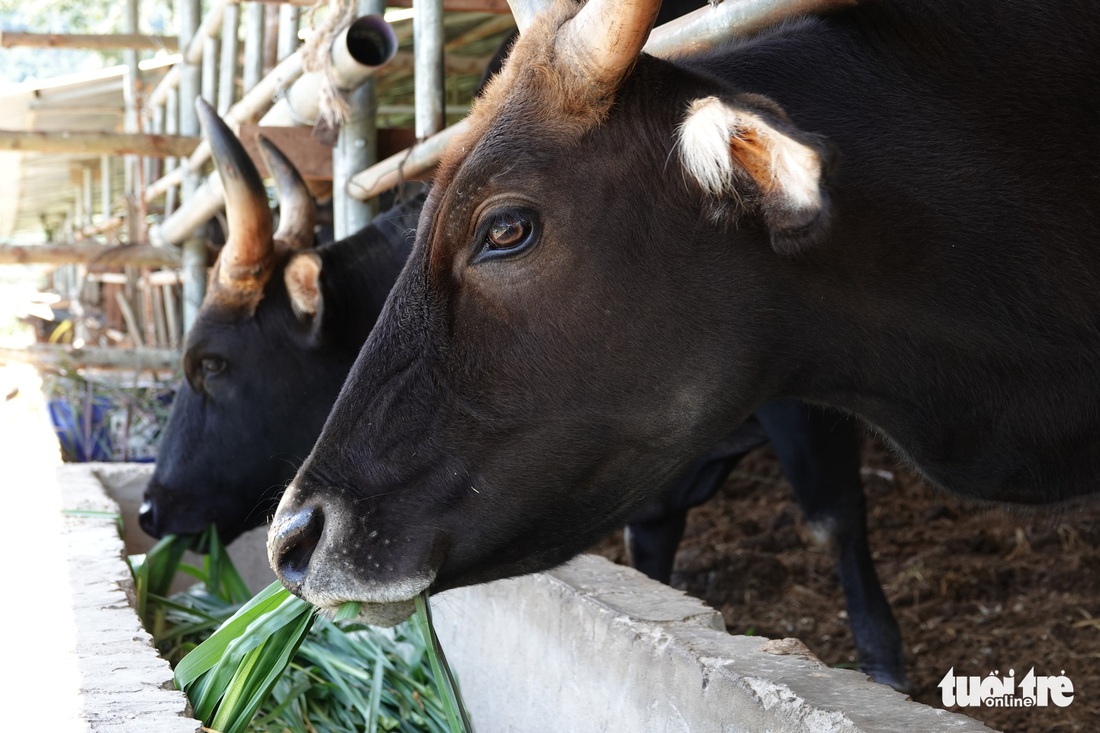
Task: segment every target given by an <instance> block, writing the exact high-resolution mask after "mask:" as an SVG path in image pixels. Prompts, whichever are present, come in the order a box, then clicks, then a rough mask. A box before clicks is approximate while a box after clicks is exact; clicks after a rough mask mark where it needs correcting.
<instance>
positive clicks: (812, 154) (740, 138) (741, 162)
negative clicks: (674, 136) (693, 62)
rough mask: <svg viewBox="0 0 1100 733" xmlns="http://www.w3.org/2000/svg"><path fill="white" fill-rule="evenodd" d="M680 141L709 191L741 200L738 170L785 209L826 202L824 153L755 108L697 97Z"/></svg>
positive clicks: (684, 155)
mask: <svg viewBox="0 0 1100 733" xmlns="http://www.w3.org/2000/svg"><path fill="white" fill-rule="evenodd" d="M679 143H680V156H681V158H682V160H683V163H684V168H685V169H686V170H687V172H688V174H689V175H690V176H691V177H692V178H694V179H695V180H696V181H697V182H698V183H699V185H700V186H702V188H703V190H704V191H706V192H707V193H709V194H712V195H714V196H723V195H732V196H734V197H736V198H738V199H739V198H740V196H739V194H738V192H737V188H736V185H737V182H738V180H739V178H740V179H741V180H743V178H742V177H739V176H736V175H735V170H738V169H739V170H740V171H741V172H743V173H744V174H745V175H747V176H749V177H750V178H751V179H752V180H753V181H755V182H756V185H757V187H759V188H760V190H761V192H762V193H763V194H764V195H765V196H768V197H771V196H778V197H779V198H781V199H782V205H784V206H785V207H789V208H791V209H818V208H820V207H821V205H822V193H821V156H820V155H819V154H818V152H817V151H816V150H814V148H812V147H810V146H809V145H806V144H804V143H802V142H799V141H798V140H795V139H794V138H792V137H791V136H789V135H788V134H786V133H784V132H782V131H780V130H778V129H777V128H776V127H775V126H774V125H772V124H771V123H770V122H768V121H767V120H765V119H764V118H763V117H762V116H760V115H759V114H757V113H755V112H751V111H749V110H746V109H741V108H737V107H733V106H731V105H729V104H727V103H726V102H723V101H722V100H720V99H719V98H717V97H703V98H700V99H696V100H694V101H693V102H692V103H691V105H690V106H689V108H688V113H687V116H686V117H685V118H684V122H683V124H681V126H680V140H679ZM777 203H778V202H777Z"/></svg>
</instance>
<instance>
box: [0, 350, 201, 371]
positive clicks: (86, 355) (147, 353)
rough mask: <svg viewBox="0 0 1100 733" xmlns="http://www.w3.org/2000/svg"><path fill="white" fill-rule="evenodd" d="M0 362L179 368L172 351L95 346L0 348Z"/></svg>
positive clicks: (59, 365) (177, 355) (52, 365)
mask: <svg viewBox="0 0 1100 733" xmlns="http://www.w3.org/2000/svg"><path fill="white" fill-rule="evenodd" d="M0 362H6V363H9V364H13V363H14V364H34V365H36V366H46V367H62V366H69V367H76V368H80V367H101V368H108V369H112V368H113V369H153V370H157V371H171V370H175V369H176V368H178V367H179V364H180V353H179V352H178V351H176V350H175V349H113V348H103V347H99V346H86V347H83V348H79V349H76V348H73V347H71V346H57V345H53V344H31V345H30V346H27V347H26V348H22V349H12V348H0Z"/></svg>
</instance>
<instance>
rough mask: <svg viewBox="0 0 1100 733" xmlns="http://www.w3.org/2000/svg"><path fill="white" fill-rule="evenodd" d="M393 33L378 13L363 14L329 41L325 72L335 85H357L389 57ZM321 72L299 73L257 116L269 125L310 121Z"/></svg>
mask: <svg viewBox="0 0 1100 733" xmlns="http://www.w3.org/2000/svg"><path fill="white" fill-rule="evenodd" d="M396 53H397V36H396V34H394V32H393V28H392V27H391V26H390V24H389V23H387V22H386V21H385V20H383V18H382V16H381V15H365V16H363V17H361V18H358V19H356V20H355V21H354V22H353V23H352V24H351V25H349V26H348V27H347V28H345V29H344V30H343V31H341V32H340V34H339V35H338V36H336V38H335V39H334V40H333V42H332V56H331V59H332V65H331V66H330V69H329V76H330V78H331V79H332V81H333V83H334V84H335V85H336V88H337V89H341V90H344V91H348V90H351V89H355V88H357V87H358V86H359V85H360V84H362V83H363V82H365V81H366V80H367V79H369V78H370V77H371V76H373V75H374V74H375V73H377V72H378V70H379V69H380V68H382V67H383V66H385V65H386V64H387V63H389V62H390V60H391V59H393V57H394V54H396ZM322 80H323V74H322V72H319V71H315V72H310V73H308V74H303V75H302V77H301V78H300V79H298V81H296V82H294V84H293V85H291V87H290V88H289V89H288V90H287V92H286V94H285V95H283V97H282V99H280V100H279V101H278V102H276V103H275V106H274V107H272V108H271V111H270V112H268V113H267V114H265V115H264V116H263V119H261V120H260V124H261V125H267V126H269V127H290V126H293V125H313V124H315V123H316V122H317V119H318V117H319V116H320V94H319V93H318V90H319V88H320V85H321V83H322Z"/></svg>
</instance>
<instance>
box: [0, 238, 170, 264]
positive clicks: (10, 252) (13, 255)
mask: <svg viewBox="0 0 1100 733" xmlns="http://www.w3.org/2000/svg"><path fill="white" fill-rule="evenodd" d="M93 263H94V264H99V265H102V266H105V267H115V266H122V265H136V266H141V267H179V255H178V254H176V253H175V251H173V250H167V249H164V248H163V247H151V246H149V245H139V244H133V245H125V246H122V247H108V246H105V245H102V244H95V243H92V242H48V243H46V244H31V245H25V246H24V245H14V244H4V245H0V265H66V264H93Z"/></svg>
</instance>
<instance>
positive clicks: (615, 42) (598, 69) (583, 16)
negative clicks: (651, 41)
mask: <svg viewBox="0 0 1100 733" xmlns="http://www.w3.org/2000/svg"><path fill="white" fill-rule="evenodd" d="M660 10H661V0H589V1H588V3H586V4H585V6H584V7H583V8H581V9H580V12H578V13H577V15H576V16H575V17H574V18H573V19H572V20H571V21H569V22H568V23H566V24H565V25H564V26H563V27H562V30H561V35H560V36H559V38H558V40H557V48H558V51H559V52H560V53H562V54H564V55H565V56H566V57H567V58H571V59H572V61H573V64H574V66H575V67H576V68H577V70H578V71H579V72H580V73H581V74H583V75H584V76H585V77H586V78H587V79H589V80H591V81H593V82H595V83H600V84H609V85H617V84H618V83H619V82H620V81H621V80H622V78H623V77H624V76H625V75H626V73H627V72H628V71H629V70H630V69H631V68H632V67H633V66H634V62H635V61H636V60H637V58H638V54H639V53H641V50H642V46H644V45H645V42H646V39H647V38H649V32H650V30H652V29H653V23H654V21H656V20H657V13H658V12H660Z"/></svg>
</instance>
